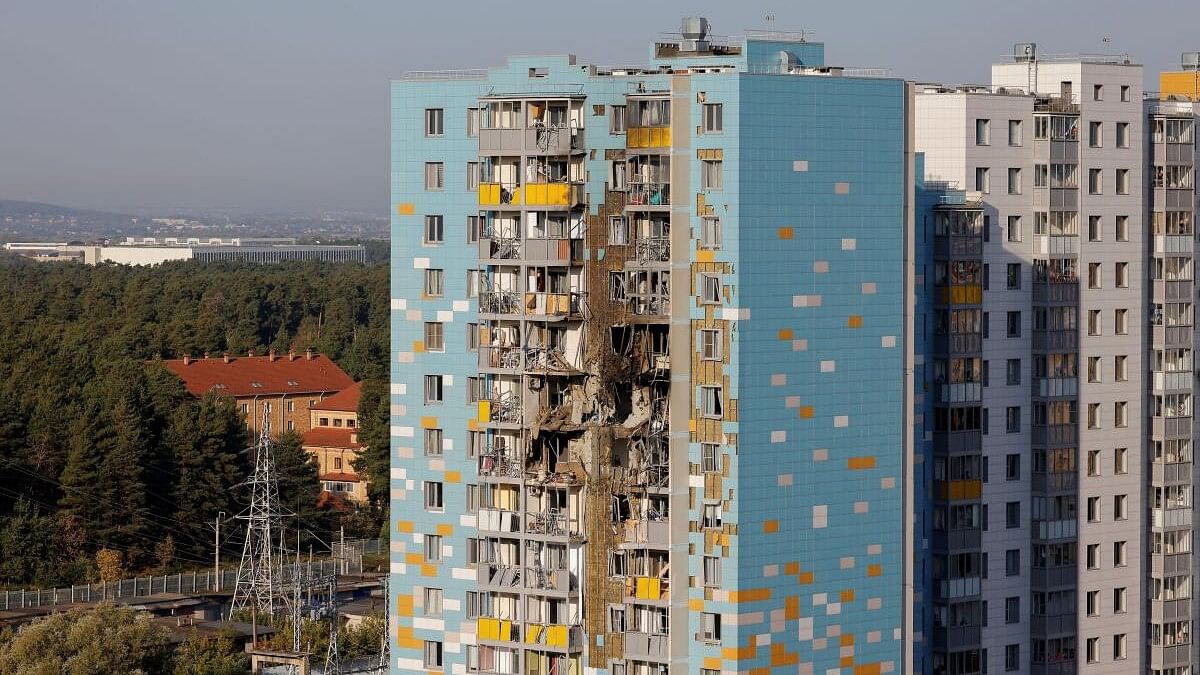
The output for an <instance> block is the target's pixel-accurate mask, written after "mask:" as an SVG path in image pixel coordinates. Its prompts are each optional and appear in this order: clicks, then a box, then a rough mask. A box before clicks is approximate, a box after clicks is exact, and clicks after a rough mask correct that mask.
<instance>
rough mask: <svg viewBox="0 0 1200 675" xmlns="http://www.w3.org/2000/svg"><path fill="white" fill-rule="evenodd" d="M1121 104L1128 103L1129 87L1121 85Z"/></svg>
mask: <svg viewBox="0 0 1200 675" xmlns="http://www.w3.org/2000/svg"><path fill="white" fill-rule="evenodd" d="M1121 102H1122V103H1129V85H1127V84H1123V85H1121Z"/></svg>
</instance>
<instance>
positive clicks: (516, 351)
mask: <svg viewBox="0 0 1200 675" xmlns="http://www.w3.org/2000/svg"><path fill="white" fill-rule="evenodd" d="M479 365H480V367H483V368H498V369H501V370H518V369H520V367H521V348H520V347H488V346H482V347H480V348H479Z"/></svg>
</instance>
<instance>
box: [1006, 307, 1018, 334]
mask: <svg viewBox="0 0 1200 675" xmlns="http://www.w3.org/2000/svg"><path fill="white" fill-rule="evenodd" d="M1008 337H1010V338H1016V337H1021V313H1020V312H1016V311H1014V312H1009V313H1008Z"/></svg>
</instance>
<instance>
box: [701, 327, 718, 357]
mask: <svg viewBox="0 0 1200 675" xmlns="http://www.w3.org/2000/svg"><path fill="white" fill-rule="evenodd" d="M721 347H722V345H721V331H720V329H715V328H704V329H701V331H700V358H701V359H703V360H705V361H720V360H721Z"/></svg>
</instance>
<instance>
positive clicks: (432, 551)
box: [424, 534, 442, 563]
mask: <svg viewBox="0 0 1200 675" xmlns="http://www.w3.org/2000/svg"><path fill="white" fill-rule="evenodd" d="M424 539H425V562H431V563H432V562H441V561H442V536H441V535H440V534H427V535H425V536H424Z"/></svg>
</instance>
